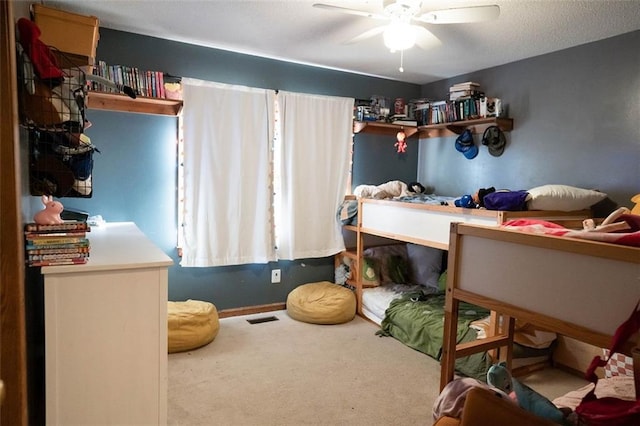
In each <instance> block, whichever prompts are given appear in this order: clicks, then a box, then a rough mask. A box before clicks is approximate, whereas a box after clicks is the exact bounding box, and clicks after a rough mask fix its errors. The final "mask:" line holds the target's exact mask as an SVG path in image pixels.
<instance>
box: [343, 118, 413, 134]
mask: <svg viewBox="0 0 640 426" xmlns="http://www.w3.org/2000/svg"><path fill="white" fill-rule="evenodd" d="M400 130H402V131H404V133H405V135H406V136H407V137H408V138H410V137H411V136H413V135H415V134H416V133H418V128H417V127H416V126H403V125H400V124H391V123H384V122H381V121H354V122H353V133H370V134H375V135H393V136H395V135H396V133H398V132H399V131H400Z"/></svg>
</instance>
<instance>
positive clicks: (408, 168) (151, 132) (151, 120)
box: [32, 28, 640, 309]
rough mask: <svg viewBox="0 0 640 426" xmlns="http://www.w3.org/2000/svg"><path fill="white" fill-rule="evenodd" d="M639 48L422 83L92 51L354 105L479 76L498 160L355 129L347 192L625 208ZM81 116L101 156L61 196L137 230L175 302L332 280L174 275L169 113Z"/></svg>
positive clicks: (327, 263)
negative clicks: (492, 111)
mask: <svg viewBox="0 0 640 426" xmlns="http://www.w3.org/2000/svg"><path fill="white" fill-rule="evenodd" d="M639 52H640V32H634V33H630V34H626V35H623V36H619V37H615V38H612V39H608V40H604V41H601V42H596V43H591V44H588V45H584V46H580V47H576V48H573V49H568V50H565V51H561V52H556V53H551V54H548V55H543V56H539V57H536V58H532V59H527V60H523V61H519V62H515V63H512V64H507V65H503V66H500V67H496V68H492V69H488V70H481V71H478V72H475V73H471V74H468V75H464V76H460V77H457V78H454V79H450V80H443V81H441V82H437V83H433V84H429V85H425V86H423V87H420V86H417V85H412V84H405V83H400V82H395V81H391V80H384V79H377V78H373V77H367V76H362V75H356V74H349V73H343V72H338V71H334V70H326V69H320V68H314V67H309V66H305V65H297V64H291V63H285V62H279V61H274V60H269V59H263V58H258V57H253V56H248V55H239V54H235V53H231V52H226V51H220V50H216V49H208V48H204V47H199V46H193V45H187V44H182V43H177V42H171V41H166V40H161V39H156V38H151V37H145V36H140V35H135V34H130V33H125V32H119V31H113V30H108V29H104V28H101V29H100V42H99V45H98V59H101V60H104V61H106V62H107V63H110V64H118V63H119V64H124V65H129V66H135V67H139V68H142V69H152V70H162V71H165V72H168V73H170V74H173V75H179V76H186V77H193V78H201V79H205V80H211V81H218V82H222V83H229V84H242V85H247V86H252V87H261V88H270V89H281V90H287V91H294V92H303V93H316V94H325V95H336V96H350V97H354V98H365V99H366V98H369V97H370V96H371V95H374V94H375V95H382V96H387V97H389V98H392V99H393V98H395V97H404V98H405V99H411V98H416V97H431V98H433V99H441V98H444V97H445V96H446V93H447V91H448V87H449V86H450V85H451V84H452V83H455V82H460V81H466V80H474V81H478V82H479V83H480V84H481V85H482V88H483V89H484V90H485V91H486V92H487V94H488V95H491V96H497V97H500V98H502V99H503V100H504V101H505V102H506V103H507V104H508V105H509V116H510V117H513V118H514V126H515V127H514V130H513V131H512V132H510V133H509V134H508V135H507V140H508V145H507V149H506V150H505V152H504V154H503V155H502V156H501V157H498V158H494V157H491V156H490V155H488V153H487V151H486V149H485V148H484V147H481V149H480V154H479V155H478V157H477V158H476V159H474V160H466V159H465V158H464V157H463V156H462V155H461V154H460V153H458V152H457V151H455V149H454V148H453V142H454V139H453V138H435V139H423V140H420V141H419V142H418V141H417V140H416V139H415V138H411V139H409V140H408V153H407V155H404V156H401V155H398V154H396V152H395V148H394V147H393V143H394V142H395V141H394V140H393V138H388V137H383V136H372V135H366V134H359V135H357V136H356V137H355V146H354V171H353V185H354V186H355V185H358V184H361V183H366V184H379V183H383V182H386V181H388V180H393V179H400V180H404V181H412V180H414V179H417V180H419V181H420V182H421V183H423V184H424V185H425V186H429V187H431V188H433V189H435V191H437V192H438V193H440V194H445V195H458V194H463V193H471V192H473V191H475V190H477V189H478V188H480V187H486V186H496V187H500V188H510V189H526V188H530V187H533V186H537V185H541V184H544V183H565V184H572V185H576V186H582V187H595V188H599V189H601V190H602V191H604V192H607V193H608V194H609V196H610V198H611V200H613V204H620V205H629V201H628V200H629V197H630V196H631V195H633V194H635V193H638V192H639V191H640V187H639V186H638V185H639V184H640V134H639V132H640V130H639V129H640V128H639V127H638V126H637V122H638V118H640V105H639V104H640V99H638V96H637V95H638V93H640V80H639V79H640V77H639V75H640V73H639V72H638V71H640V59H639V56H638V55H639ZM87 114H88V118H89V120H90V121H91V122H92V123H93V126H92V127H91V128H90V129H88V131H87V134H88V135H89V136H90V137H91V139H92V141H93V142H94V144H95V145H96V146H97V147H98V148H99V149H100V150H101V154H98V155H97V156H96V158H95V159H96V163H95V167H94V195H93V197H92V198H91V199H70V198H69V199H63V200H62V201H63V202H64V203H65V205H66V206H68V207H75V208H79V209H82V210H87V211H89V212H90V213H91V214H101V215H102V216H103V217H104V218H105V219H106V220H107V221H109V222H113V221H134V222H136V223H137V224H138V226H139V227H140V228H141V229H142V231H143V232H144V233H145V234H146V235H148V236H149V238H150V239H151V240H152V241H154V242H155V243H156V244H157V245H158V246H159V247H161V248H162V250H164V251H165V252H166V253H167V254H169V255H170V256H171V257H172V258H173V259H174V261H175V265H174V266H173V267H171V268H170V270H169V298H170V299H171V300H184V299H187V298H195V299H201V300H208V301H211V302H213V303H215V304H216V306H217V307H218V309H230V308H237V307H244V306H253V305H261V304H269V303H277V302H284V301H285V300H286V296H287V294H288V293H289V291H290V290H291V289H293V288H295V287H296V286H298V285H300V284H303V283H305V282H311V281H319V280H332V279H333V260H332V259H330V258H323V259H305V260H300V261H292V262H278V264H277V265H276V264H268V265H243V266H229V267H218V268H182V267H180V266H179V265H178V262H179V259H178V257H177V255H176V250H175V245H176V241H175V238H176V227H177V220H176V217H177V215H176V170H177V169H176V168H177V164H176V145H175V134H176V124H177V119H176V118H175V117H164V116H153V115H145V114H128V113H120V112H110V111H96V110H89V111H88V112H87ZM476 142H477V143H479V138H478V137H477V139H476ZM212 184H215V183H212ZM34 200H35V201H34V203H35V204H38V200H37V199H34ZM32 201H33V200H32ZM276 267H277V268H281V269H282V272H283V274H282V283H281V284H271V283H270V271H271V269H273V268H276Z"/></svg>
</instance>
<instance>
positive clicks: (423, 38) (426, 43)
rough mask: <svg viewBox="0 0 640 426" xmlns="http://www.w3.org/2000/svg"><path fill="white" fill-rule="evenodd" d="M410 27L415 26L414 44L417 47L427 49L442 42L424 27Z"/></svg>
mask: <svg viewBox="0 0 640 426" xmlns="http://www.w3.org/2000/svg"><path fill="white" fill-rule="evenodd" d="M412 27H415V29H416V45H417V46H418V47H419V48H421V49H423V50H429V49H431V48H433V47H436V46H440V45H441V44H442V42H441V41H440V39H439V38H438V37H436V36H435V35H433V33H432V32H431V31H429V30H428V29H426V28H425V27H422V26H420V25H412Z"/></svg>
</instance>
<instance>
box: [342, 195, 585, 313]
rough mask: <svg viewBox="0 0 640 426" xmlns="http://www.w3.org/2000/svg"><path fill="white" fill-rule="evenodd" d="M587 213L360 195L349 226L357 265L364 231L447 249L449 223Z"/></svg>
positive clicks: (569, 217)
mask: <svg viewBox="0 0 640 426" xmlns="http://www.w3.org/2000/svg"><path fill="white" fill-rule="evenodd" d="M588 217H590V211H589V210H581V211H574V212H561V211H542V210H535V211H513V212H512V211H501V210H485V209H466V208H461V207H454V206H439V205H431V204H420V203H410V202H401V201H392V200H375V199H368V198H361V199H359V200H358V224H357V226H355V227H350V229H351V230H353V231H355V232H356V233H357V240H356V253H355V259H356V261H357V264H358V265H361V264H362V263H361V262H359V261H358V260H359V259H362V256H363V252H364V250H365V244H364V237H365V236H366V235H374V236H378V237H383V238H387V239H391V240H395V241H402V242H408V243H414V244H420V245H424V246H429V247H434V248H438V249H442V250H448V249H449V233H450V226H451V224H452V223H457V222H463V223H469V224H477V225H485V226H499V225H500V224H502V223H504V222H506V221H508V220H512V219H518V218H528V219H531V218H538V219H545V220H549V221H554V222H563V223H569V224H571V225H570V226H577V227H581V226H582V220H584V219H586V218H588ZM568 226H569V225H568ZM352 255H353V253H352ZM360 269H361V268H360V267H356V268H355V270H353V272H352V273H353V274H354V276H353V277H352V279H353V281H354V282H355V283H356V284H355V287H356V295H357V302H358V305H357V306H358V313H359V314H361V315H362V287H363V285H362V281H361V279H360V273H361V271H360Z"/></svg>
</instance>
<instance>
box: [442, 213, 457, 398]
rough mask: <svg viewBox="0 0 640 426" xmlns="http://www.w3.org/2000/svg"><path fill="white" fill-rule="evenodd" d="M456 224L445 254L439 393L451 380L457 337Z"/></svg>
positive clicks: (451, 229)
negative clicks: (455, 294)
mask: <svg viewBox="0 0 640 426" xmlns="http://www.w3.org/2000/svg"><path fill="white" fill-rule="evenodd" d="M457 227H458V224H457V223H455V222H454V223H452V224H451V226H450V232H449V252H448V254H447V256H448V257H447V289H446V296H445V304H444V336H443V342H442V356H441V358H440V391H442V389H444V387H445V386H446V385H447V383H449V382H450V381H451V380H453V375H454V371H455V364H456V356H455V351H456V343H457V335H458V305H459V302H458V300H457V299H455V298H454V297H453V293H454V288H455V286H456V273H457V269H458V265H457V262H456V256H455V253H456V247H457V245H458V242H459V241H458V232H457Z"/></svg>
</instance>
